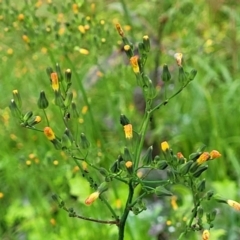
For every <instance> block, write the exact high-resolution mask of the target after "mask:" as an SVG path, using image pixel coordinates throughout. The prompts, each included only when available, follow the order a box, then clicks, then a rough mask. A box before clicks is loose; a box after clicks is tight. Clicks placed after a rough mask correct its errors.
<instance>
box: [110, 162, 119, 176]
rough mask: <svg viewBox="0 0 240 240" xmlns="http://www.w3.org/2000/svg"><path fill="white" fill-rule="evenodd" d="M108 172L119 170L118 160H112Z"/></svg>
mask: <svg viewBox="0 0 240 240" xmlns="http://www.w3.org/2000/svg"><path fill="white" fill-rule="evenodd" d="M109 170H110V172H112V173H118V172H119V171H120V167H119V162H118V160H116V161H114V162H113V164H112V165H111V167H110V169H109Z"/></svg>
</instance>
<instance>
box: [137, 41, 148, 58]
mask: <svg viewBox="0 0 240 240" xmlns="http://www.w3.org/2000/svg"><path fill="white" fill-rule="evenodd" d="M138 51H139V54H140V56H141V58H142V60H143V62H144V61H145V60H146V57H147V54H146V51H145V47H144V44H143V43H139V44H138Z"/></svg>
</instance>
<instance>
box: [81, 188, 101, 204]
mask: <svg viewBox="0 0 240 240" xmlns="http://www.w3.org/2000/svg"><path fill="white" fill-rule="evenodd" d="M99 195H100V192H98V191H96V192H94V193H92V194H90V196H89V197H88V198H87V199H86V200H85V204H86V205H91V204H92V203H93V202H94V201H95V200H96V199H98V197H99Z"/></svg>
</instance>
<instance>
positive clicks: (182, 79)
mask: <svg viewBox="0 0 240 240" xmlns="http://www.w3.org/2000/svg"><path fill="white" fill-rule="evenodd" d="M186 80H187V79H186V74H185V72H184V70H183V67H182V66H180V67H179V72H178V81H179V82H180V83H181V84H182V85H184V84H185V83H186Z"/></svg>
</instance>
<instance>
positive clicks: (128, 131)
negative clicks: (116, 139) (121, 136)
mask: <svg viewBox="0 0 240 240" xmlns="http://www.w3.org/2000/svg"><path fill="white" fill-rule="evenodd" d="M123 129H124V133H125V138H126V139H132V137H133V130H132V124H130V123H129V124H127V125H125V126H123Z"/></svg>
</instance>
